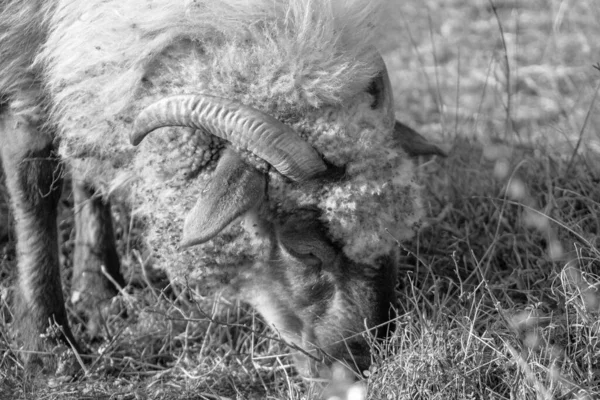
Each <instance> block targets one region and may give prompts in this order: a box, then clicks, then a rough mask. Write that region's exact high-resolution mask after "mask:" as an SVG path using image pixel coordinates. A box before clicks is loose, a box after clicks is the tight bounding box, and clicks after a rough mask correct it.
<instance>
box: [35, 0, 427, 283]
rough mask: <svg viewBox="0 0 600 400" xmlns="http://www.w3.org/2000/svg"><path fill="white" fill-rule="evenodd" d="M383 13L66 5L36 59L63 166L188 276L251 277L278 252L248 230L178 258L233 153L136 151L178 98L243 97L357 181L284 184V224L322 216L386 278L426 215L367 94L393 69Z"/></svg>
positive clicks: (212, 144) (310, 7) (162, 147)
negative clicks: (138, 226)
mask: <svg viewBox="0 0 600 400" xmlns="http://www.w3.org/2000/svg"><path fill="white" fill-rule="evenodd" d="M384 14H385V7H384V4H381V3H379V2H376V1H367V0H318V1H317V0H287V1H284V0H281V1H279V0H252V1H249V0H226V1H225V0H222V1H215V0H210V1H202V0H197V1H173V0H137V1H122V0H88V1H67V0H64V1H58V2H57V3H56V6H55V10H54V11H53V12H52V13H50V14H49V18H50V19H49V22H48V24H49V26H51V27H52V28H51V30H50V32H49V36H48V39H47V41H46V42H45V45H44V47H43V49H42V52H41V55H40V56H39V58H38V60H37V62H38V65H41V66H42V68H43V70H44V71H45V77H44V80H45V82H46V84H47V89H48V91H49V93H50V96H51V99H52V108H51V115H52V118H53V121H54V122H55V123H56V125H57V126H58V128H59V132H60V139H61V150H60V151H61V154H62V155H63V156H64V157H65V158H67V159H74V160H79V161H83V162H78V165H79V166H80V168H81V170H82V171H83V172H84V174H85V175H86V176H88V177H89V179H92V180H93V181H94V182H100V183H101V185H102V187H103V188H104V190H105V192H111V191H112V192H114V193H119V194H121V195H123V196H124V197H126V198H127V199H128V201H130V202H131V203H132V206H133V209H134V210H135V212H136V215H137V216H138V217H139V218H141V219H142V220H144V221H145V222H146V225H147V228H148V236H147V240H148V246H149V248H150V249H152V251H153V254H154V255H155V258H156V260H157V262H158V263H159V265H161V266H163V267H164V268H166V269H168V270H170V271H171V272H173V273H174V275H179V274H180V273H182V274H183V273H185V274H187V273H191V274H192V275H193V276H194V277H200V276H202V275H203V274H208V273H209V272H207V271H209V270H207V269H203V268H198V267H199V266H206V267H210V266H219V267H222V268H225V267H227V266H233V267H235V266H239V265H243V264H250V263H251V260H254V259H257V258H258V259H260V258H261V257H264V256H265V254H266V253H267V251H266V249H265V248H263V246H261V244H260V243H256V242H253V240H254V239H252V238H250V237H249V235H247V234H245V233H244V231H243V229H242V228H241V227H240V224H239V223H238V222H234V223H233V224H231V225H230V227H228V228H227V229H226V230H225V231H223V232H222V233H221V234H220V235H218V236H217V237H216V238H215V239H213V240H211V241H210V242H208V243H206V244H204V245H201V246H199V247H196V248H193V249H191V250H187V251H184V252H181V251H179V250H178V249H177V247H178V243H179V241H180V238H181V229H182V227H183V220H184V218H185V216H186V213H187V212H188V211H189V210H190V209H191V208H192V207H193V205H194V203H195V201H196V199H197V197H198V194H199V192H200V191H201V190H202V188H203V187H204V184H203V182H204V181H205V180H206V179H210V175H211V171H212V170H213V168H214V164H215V161H216V160H217V159H218V157H219V155H220V152H221V150H222V148H223V147H224V146H226V145H227V143H224V142H223V141H222V140H220V139H217V138H213V137H211V136H210V135H207V134H206V133H205V132H202V131H194V130H191V129H181V128H165V129H162V130H159V131H157V132H155V133H153V134H151V135H150V136H149V137H148V138H147V139H146V140H145V141H144V142H143V143H142V145H141V146H140V147H139V148H133V147H132V146H131V145H130V144H129V142H128V139H127V138H128V133H129V131H130V130H131V127H132V121H133V120H134V118H135V116H136V115H137V113H138V112H139V111H140V110H141V109H142V108H143V107H145V106H147V105H149V104H150V103H152V102H154V101H156V100H158V99H161V98H163V97H165V96H168V95H173V94H182V93H189V94H194V93H206V94H211V95H216V96H221V97H225V98H231V99H236V100H238V101H241V102H242V103H244V104H247V105H250V106H253V107H256V108H258V109H259V110H262V111H264V112H268V113H269V114H271V115H272V116H274V117H275V118H278V119H279V120H281V121H282V122H284V123H287V124H289V125H290V126H291V127H292V128H293V129H294V130H295V131H296V132H297V133H298V134H299V135H301V136H302V137H303V138H304V139H305V140H307V141H308V142H309V143H310V144H311V145H312V146H314V147H315V148H316V149H317V150H318V151H319V152H320V153H321V154H322V155H323V156H324V158H325V159H327V160H328V161H329V162H331V163H333V164H335V165H338V166H346V168H347V176H346V178H345V179H344V180H342V181H339V182H334V183H328V184H326V185H323V186H321V187H319V188H312V189H311V190H308V191H307V190H306V188H302V187H298V186H296V185H293V184H290V183H289V182H287V181H286V180H285V179H283V178H282V177H281V176H279V175H278V174H277V173H275V172H273V171H271V172H269V177H270V180H269V193H268V197H269V207H270V208H271V209H272V211H273V212H280V211H283V212H288V211H292V210H295V209H297V208H298V207H310V206H313V207H315V206H316V207H318V208H319V209H321V210H322V212H323V217H322V218H323V220H324V222H325V223H326V224H327V226H328V228H329V231H330V234H331V235H332V237H333V238H334V239H335V240H336V241H338V242H339V243H341V244H342V246H343V249H344V252H345V253H346V254H347V255H348V256H349V257H350V258H351V259H353V260H355V261H357V262H360V263H365V264H371V265H373V264H374V262H375V260H376V259H377V258H379V257H380V256H382V255H385V254H388V253H390V252H391V251H393V249H394V248H395V246H396V245H397V241H399V240H404V239H406V238H408V237H410V236H411V235H412V226H413V224H414V223H415V222H417V221H418V220H419V218H420V217H421V205H420V203H419V188H418V186H417V185H416V183H415V182H414V175H413V170H412V163H411V161H410V160H408V159H407V156H406V155H405V154H404V152H403V151H402V150H401V149H396V148H392V147H391V146H390V143H391V139H392V134H393V132H392V126H393V122H394V121H391V120H389V117H388V116H387V115H385V113H384V112H383V111H382V110H376V109H373V108H372V107H371V105H372V104H373V101H374V99H373V98H372V96H371V95H370V94H368V92H367V91H366V90H367V88H368V86H369V83H370V82H371V80H372V79H373V77H374V76H375V75H376V74H377V73H378V72H379V70H380V69H381V64H380V62H379V61H378V56H377V51H376V49H375V46H374V43H375V41H376V39H377V37H378V35H380V33H381V31H380V27H381V22H380V21H382V20H383V17H384ZM245 157H246V158H247V160H248V162H250V163H252V164H253V165H255V166H257V167H258V168H259V169H262V170H265V169H266V166H265V165H264V162H261V161H260V160H256V158H255V157H252V156H249V155H245ZM188 268H189V269H188ZM225 269H226V268H225Z"/></svg>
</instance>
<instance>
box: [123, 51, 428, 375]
mask: <svg viewBox="0 0 600 400" xmlns="http://www.w3.org/2000/svg"><path fill="white" fill-rule="evenodd" d="M380 63H381V66H382V69H381V71H380V73H379V74H378V75H377V76H376V77H375V79H374V80H373V82H372V84H371V85H370V86H369V88H368V92H369V93H370V94H371V96H372V102H371V104H370V108H371V109H372V110H374V112H376V113H379V114H380V115H381V116H382V117H384V118H387V119H388V120H391V121H395V120H394V119H393V96H392V92H391V88H390V83H389V79H388V76H387V71H386V69H385V65H384V64H383V62H382V61H380ZM399 124H400V123H398V122H395V127H396V130H398V129H399V126H402V125H401V124H400V125H399ZM166 126H183V127H188V128H193V129H198V130H202V131H204V132H207V133H209V134H211V135H215V136H218V137H220V138H221V139H224V140H226V141H227V142H228V143H229V145H228V146H227V148H226V149H225V150H224V151H223V152H222V154H221V156H220V158H219V160H218V162H217V165H216V168H215V170H214V172H213V173H212V177H211V178H210V180H209V181H208V182H203V183H202V185H203V188H202V190H201V192H200V195H199V196H198V199H197V201H196V204H195V206H194V207H193V208H192V209H191V210H190V211H189V213H188V214H187V216H186V219H185V223H184V226H183V233H182V240H181V245H182V247H189V246H193V245H200V244H203V243H206V242H209V241H211V240H212V239H213V238H215V237H217V236H218V235H219V234H220V233H221V232H222V231H224V230H227V228H228V226H229V225H231V224H232V223H233V222H234V221H236V220H240V221H241V222H242V223H241V224H238V226H239V227H241V231H242V232H241V233H239V236H246V237H249V238H250V241H251V242H252V243H253V244H254V245H255V247H258V248H259V249H260V251H257V252H256V253H255V259H254V260H252V261H251V267H249V268H245V269H242V268H240V271H239V276H237V277H236V278H234V279H233V281H232V286H234V287H235V288H236V291H237V292H238V294H240V295H241V297H242V298H243V299H245V300H246V301H248V302H249V303H250V304H252V305H253V306H254V307H255V308H256V309H257V310H258V311H259V312H260V313H261V314H262V315H263V316H264V317H265V319H266V320H267V322H268V323H270V324H271V325H272V326H273V327H274V328H275V329H276V330H277V331H278V332H279V333H280V334H281V336H282V337H283V338H284V339H285V340H286V341H287V342H288V343H291V344H292V345H294V346H296V350H297V352H296V353H295V356H296V365H297V367H298V369H299V370H300V371H301V372H302V373H304V374H306V375H315V374H318V368H319V365H320V363H319V362H318V361H326V363H330V362H331V361H333V360H341V361H344V362H346V363H347V365H349V366H350V367H353V368H354V369H356V370H359V371H362V370H364V369H366V368H367V367H368V365H369V363H370V355H369V354H370V353H369V346H368V345H367V341H366V340H365V338H364V333H365V329H372V332H371V333H374V334H375V335H376V336H384V335H385V333H386V332H388V331H389V329H390V328H391V326H390V322H389V321H390V319H392V318H393V309H392V305H393V302H394V298H395V295H394V286H395V277H396V264H395V261H396V258H395V252H394V251H390V252H389V253H388V254H382V255H380V256H378V257H376V259H374V261H373V262H371V263H364V262H363V263H361V262H359V261H356V260H353V259H351V258H350V257H348V256H347V255H346V254H345V253H344V244H343V243H340V242H339V240H336V238H334V237H332V235H331V233H330V231H329V227H328V226H327V224H326V222H325V221H324V218H323V212H322V210H320V209H319V207H314V206H310V205H309V206H306V205H304V206H303V205H301V204H298V203H297V204H294V206H292V207H289V206H288V207H284V208H283V209H278V205H277V204H273V203H274V202H277V201H278V199H281V193H279V196H278V194H277V190H275V192H273V191H271V190H270V185H271V184H273V185H275V186H277V185H278V180H277V179H276V177H280V178H283V180H284V181H286V182H288V184H287V185H284V186H283V187H284V189H283V191H284V192H294V191H300V192H302V191H304V192H307V193H306V194H307V195H308V196H310V195H313V194H314V193H312V192H318V191H319V189H318V188H319V187H320V186H322V185H326V184H327V182H332V181H333V182H336V183H338V182H340V181H343V180H344V174H343V173H340V171H343V168H333V166H332V165H329V164H328V163H326V162H325V161H323V160H322V158H321V155H319V154H318V153H317V152H316V151H315V150H314V149H313V148H312V146H310V145H309V144H308V143H307V142H306V141H305V140H303V139H302V138H301V137H300V136H299V135H298V134H297V133H296V132H295V131H294V130H293V129H292V128H290V127H289V126H287V125H286V124H284V123H282V122H280V121H278V120H276V119H275V118H273V117H271V116H269V115H267V114H266V113H263V112H260V111H258V110H256V109H255V108H252V107H249V106H245V105H243V104H241V103H239V102H236V101H233V100H228V99H223V98H219V97H214V96H208V95H180V96H174V97H168V98H165V99H161V100H159V101H157V102H155V103H153V104H151V105H149V106H148V107H146V108H145V109H144V110H142V111H141V112H140V114H139V115H138V118H137V119H136V121H135V124H134V130H133V133H132V134H131V136H130V140H131V142H132V143H133V144H134V145H138V144H140V143H141V142H142V140H143V139H144V138H145V137H146V136H147V135H148V134H149V133H150V132H152V131H153V130H155V129H158V128H161V127H166ZM390 129H391V126H390ZM406 129H409V131H407V132H408V134H405V133H403V132H404V131H403V132H400V133H402V135H400V134H398V135H396V137H395V138H396V140H397V142H398V143H397V144H398V145H400V146H404V147H405V148H407V149H409V151H411V152H412V153H413V154H415V155H416V154H424V153H435V151H434V149H436V148H435V146H433V147H427V144H428V143H427V142H426V141H425V140H424V139H423V138H422V137H421V136H420V135H419V134H418V133H416V132H414V131H412V130H410V128H406ZM415 143H416V144H418V143H421V144H422V145H421V146H419V145H415ZM239 151H247V152H251V153H252V154H253V155H254V156H256V157H259V158H260V159H262V160H264V161H265V162H266V163H267V164H268V165H269V166H270V167H271V168H272V172H271V173H268V172H267V171H261V170H259V169H257V168H256V167H255V166H253V165H251V164H250V163H249V162H248V161H246V160H244V159H243V158H242V157H241V156H240V155H239V154H238V152H239ZM279 183H281V182H279ZM290 185H291V186H290ZM285 196H286V194H285V193H284V194H283V197H285ZM239 236H238V237H233V238H232V240H233V241H239V240H240V238H239ZM258 242H260V246H256V243H258ZM391 324H392V325H393V323H391Z"/></svg>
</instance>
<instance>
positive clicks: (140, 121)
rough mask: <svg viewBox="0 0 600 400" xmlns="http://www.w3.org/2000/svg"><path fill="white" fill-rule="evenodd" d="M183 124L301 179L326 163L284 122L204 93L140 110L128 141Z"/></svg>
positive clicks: (172, 98) (238, 103)
mask: <svg viewBox="0 0 600 400" xmlns="http://www.w3.org/2000/svg"><path fill="white" fill-rule="evenodd" d="M166 126H187V127H191V128H196V129H203V130H205V131H207V132H209V133H211V134H213V135H215V136H218V137H220V138H222V139H225V140H227V141H229V142H230V143H232V144H234V145H235V146H237V147H238V148H241V149H244V150H248V151H250V152H252V153H254V154H255V155H256V156H258V157H260V158H262V159H264V160H265V161H267V162H268V163H269V164H270V165H272V166H273V167H274V168H275V169H276V170H277V171H279V172H280V173H281V174H283V175H285V176H287V177H288V178H290V179H292V180H295V181H304V180H307V179H310V178H312V177H314V176H316V175H318V174H320V173H323V172H324V171H325V170H326V169H327V166H326V165H325V163H324V162H323V160H322V159H321V157H320V156H319V154H318V153H317V152H316V151H315V150H314V149H313V148H312V147H311V146H310V145H309V144H308V143H307V142H306V141H304V140H303V139H302V138H301V137H300V136H298V134H297V133H296V132H294V131H293V130H292V129H291V128H290V127H289V126H287V125H285V124H283V123H282V122H280V121H278V120H277V119H275V118H273V117H272V116H270V115H268V114H266V113H263V112H262V111H259V110H257V109H255V108H253V107H249V106H246V105H244V104H242V103H240V102H237V101H234V100H229V99H225V98H222V97H216V96H209V95H177V96H171V97H167V98H164V99H161V100H159V101H157V102H155V103H153V104H151V105H149V106H148V107H146V108H145V109H144V110H142V111H141V112H140V113H139V115H138V117H137V118H136V120H135V122H134V129H133V132H132V133H131V135H130V140H131V143H132V144H133V145H138V144H139V143H140V142H141V141H142V140H143V139H144V137H146V136H147V135H148V134H149V133H150V132H152V131H154V130H155V129H158V128H161V127H166Z"/></svg>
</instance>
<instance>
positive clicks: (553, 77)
mask: <svg viewBox="0 0 600 400" xmlns="http://www.w3.org/2000/svg"><path fill="white" fill-rule="evenodd" d="M492 4H494V7H492ZM395 19H396V21H397V22H398V23H397V26H394V27H391V29H390V35H389V37H388V38H386V40H385V43H384V44H382V47H384V48H385V49H386V60H387V62H388V66H389V68H390V70H391V71H392V81H393V84H394V86H395V89H396V103H397V111H398V113H397V115H398V117H399V118H400V119H402V120H403V121H406V122H408V123H409V124H411V125H413V126H414V127H416V128H418V129H419V130H420V131H421V132H422V133H424V134H425V135H427V136H429V137H432V138H435V139H436V140H438V141H439V142H443V143H445V144H447V145H449V146H451V147H452V150H451V152H450V157H448V158H447V159H445V160H439V159H438V160H433V161H428V162H424V163H423V164H422V166H421V172H422V177H423V182H424V185H425V194H426V196H427V202H426V204H427V207H428V209H429V215H430V216H431V219H430V220H428V221H426V223H425V224H424V225H423V226H422V228H421V229H420V231H419V234H418V235H417V237H416V238H415V239H414V240H413V241H412V242H410V243H403V244H402V245H401V246H402V249H403V253H404V255H405V257H404V259H403V263H402V265H401V269H402V270H401V272H402V273H401V281H400V285H399V287H398V292H399V297H400V301H399V304H398V310H399V317H398V329H397V331H396V332H395V333H394V335H393V337H392V338H391V340H390V341H389V342H386V343H385V344H379V345H376V344H374V347H376V350H377V351H375V352H374V363H373V366H372V368H371V370H370V371H369V377H368V378H367V379H365V380H364V381H363V384H364V385H365V386H366V387H367V389H368V398H369V399H544V400H546V399H593V398H598V397H599V396H600V389H598V388H599V387H600V295H599V292H598V291H599V290H600V239H599V235H600V219H599V217H598V216H599V215H600V154H599V153H600V136H598V133H597V132H596V129H594V128H596V127H598V126H600V112H598V111H599V110H598V107H599V106H598V103H597V100H596V93H597V88H598V85H599V84H600V71H598V70H597V69H594V68H593V67H592V66H593V65H594V64H596V63H598V62H599V61H600V56H598V54H600V51H599V50H600V41H598V38H599V37H600V23H599V22H598V21H600V4H597V2H596V1H595V0H580V1H577V2H573V1H571V2H568V1H565V0H562V1H561V0H545V1H542V0H532V1H529V2H515V1H509V0H503V1H488V0H477V1H465V0H445V1H442V2H429V3H426V4H425V5H424V4H423V3H422V2H419V1H416V0H411V1H403V2H402V3H401V4H399V5H398V16H397V17H396V18H395ZM0 203H1V198H0ZM1 207H2V206H1V204H0V209H1ZM115 212H116V215H117V217H118V223H117V225H118V227H119V228H118V230H119V232H118V236H119V238H120V246H121V247H122V250H123V253H124V254H125V256H124V260H123V261H124V264H125V267H126V269H127V271H128V272H129V282H130V284H129V285H128V286H127V287H126V288H125V289H124V294H123V295H122V296H120V297H119V298H118V299H116V300H115V302H118V303H119V304H118V305H119V307H118V308H120V309H121V310H122V311H123V312H121V313H120V314H119V313H117V314H114V315H111V316H110V317H109V321H107V323H106V324H105V327H104V328H103V329H104V339H103V341H100V342H91V341H90V340H89V338H86V336H85V332H77V335H78V336H79V337H81V338H83V340H82V341H83V342H85V343H87V344H88V345H89V346H90V347H91V348H92V349H93V350H94V353H93V354H95V356H94V358H95V359H94V360H93V361H92V362H91V363H88V364H86V372H87V374H86V375H85V376H80V377H78V379H75V380H66V379H65V378H60V377H51V378H48V377H47V376H45V377H44V376H29V375H28V374H27V371H25V370H24V369H23V367H22V365H21V364H20V362H19V361H18V358H17V350H16V349H14V348H12V347H11V341H10V340H9V338H8V337H7V333H6V332H7V327H8V324H9V322H10V319H11V318H10V311H9V308H8V307H7V304H6V303H7V300H6V299H7V293H8V287H9V284H8V283H9V282H10V278H11V277H12V275H11V274H12V268H13V266H14V248H13V244H12V242H11V241H10V240H9V241H8V242H4V243H3V244H2V245H1V246H0V250H1V252H0V255H1V257H2V258H1V259H0V278H2V284H1V285H0V294H1V295H2V298H1V299H2V300H1V301H2V304H0V354H1V357H0V393H2V394H3V395H4V397H6V398H13V399H21V398H45V399H59V398H60V399H71V398H72V399H75V398H90V399H91V398H94V399H95V398H98V399H109V398H111V399H112V398H114V399H142V398H160V399H204V398H209V399H210V398H219V397H218V396H222V398H231V399H233V398H239V399H254V398H256V399H259V398H260V399H263V398H268V399H287V398H291V399H311V398H315V397H316V396H315V395H314V392H315V388H314V385H313V384H312V383H311V382H306V381H302V380H301V379H299V378H298V377H297V376H296V375H295V374H294V371H293V369H292V367H291V363H290V360H289V359H288V358H287V357H286V356H285V355H286V351H287V350H286V347H285V346H284V345H283V344H282V343H281V342H280V341H279V340H278V339H277V338H276V337H275V334H274V333H272V332H271V331H269V330H268V329H266V328H265V327H264V325H263V324H262V322H261V321H260V319H259V317H258V316H256V315H254V314H252V312H251V311H250V310H247V309H245V308H244V307H240V306H239V305H236V304H229V303H228V302H227V300H226V299H218V300H215V299H204V298H202V297H201V296H198V295H196V296H193V295H192V292H193V291H194V288H180V289H176V288H170V287H167V288H166V289H165V290H163V291H160V290H159V289H156V288H153V287H152V286H149V285H147V284H146V282H147V280H148V279H147V277H146V276H145V275H144V274H142V273H141V272H140V271H141V270H142V268H140V265H141V264H142V263H141V262H140V261H139V260H140V258H143V256H139V255H138V254H137V253H136V252H135V251H134V250H132V249H133V248H135V246H134V245H132V244H131V241H130V238H132V237H135V233H136V232H135V227H133V228H131V227H130V224H129V220H128V218H127V213H126V212H123V211H122V210H119V209H116V210H115ZM71 219H72V217H71V216H69V214H68V213H66V214H65V216H64V218H63V222H62V224H61V232H62V233H63V237H64V239H66V240H65V245H64V246H63V248H64V249H65V250H64V253H65V255H66V257H65V264H67V265H68V255H69V253H70V250H69V249H70V248H69V243H70V242H69V239H70V238H71V235H72V233H71V231H70V226H71V223H72V221H71ZM192 299H195V300H192ZM73 324H74V326H77V321H73ZM338 384H339V386H341V387H346V386H347V385H345V384H344V381H343V379H340V381H339V382H338ZM2 394H0V398H3V396H2Z"/></svg>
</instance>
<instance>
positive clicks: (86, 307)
mask: <svg viewBox="0 0 600 400" xmlns="http://www.w3.org/2000/svg"><path fill="white" fill-rule="evenodd" d="M75 175H76V174H75ZM73 196H74V200H75V250H74V255H73V278H72V289H71V301H72V303H73V304H74V305H75V306H76V308H77V311H78V312H79V313H80V314H83V315H84V316H85V317H87V320H88V321H87V322H88V323H87V329H88V333H89V334H90V335H92V336H95V335H96V334H97V332H98V327H99V326H100V325H99V323H100V322H101V321H102V317H103V315H105V314H106V313H107V312H109V310H108V307H109V306H110V303H109V302H108V300H109V299H111V298H112V297H114V296H115V295H116V294H117V293H118V288H117V287H115V285H114V283H116V284H117V285H118V286H119V287H123V286H124V284H125V280H124V279H123V276H122V275H121V272H120V261H119V255H118V253H117V249H116V246H115V235H114V231H113V225H112V217H111V211H110V203H109V202H108V200H105V199H103V198H102V197H101V196H99V195H96V191H95V189H94V187H93V186H91V185H89V184H87V183H85V182H82V181H80V180H79V179H77V176H74V177H73ZM103 269H104V270H103ZM113 282H114V283H113Z"/></svg>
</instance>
